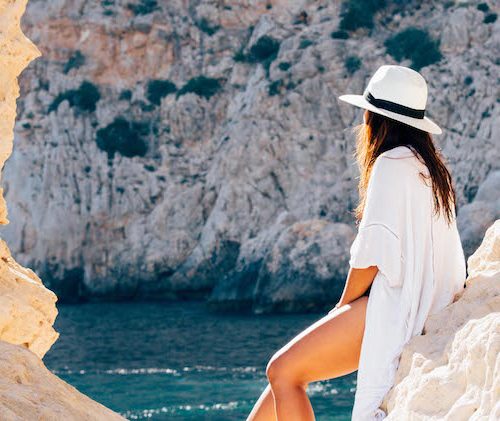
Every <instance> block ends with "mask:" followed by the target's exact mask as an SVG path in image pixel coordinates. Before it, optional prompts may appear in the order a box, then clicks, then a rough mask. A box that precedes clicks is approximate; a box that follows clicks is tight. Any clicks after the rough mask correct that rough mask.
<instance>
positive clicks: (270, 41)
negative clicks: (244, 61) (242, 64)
mask: <svg viewBox="0 0 500 421" xmlns="http://www.w3.org/2000/svg"><path fill="white" fill-rule="evenodd" d="M279 49H280V43H279V41H278V40H276V39H274V38H272V37H270V36H268V35H264V36H262V37H260V38H259V39H258V40H257V42H256V43H255V44H254V45H252V48H250V52H249V54H248V57H247V58H248V61H250V62H253V63H266V62H269V63H270V62H272V61H273V60H274V59H275V58H276V56H277V55H278V51H279Z"/></svg>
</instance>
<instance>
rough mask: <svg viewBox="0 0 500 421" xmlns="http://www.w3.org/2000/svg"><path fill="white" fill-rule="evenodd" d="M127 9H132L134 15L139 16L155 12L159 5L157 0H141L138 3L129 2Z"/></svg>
mask: <svg viewBox="0 0 500 421" xmlns="http://www.w3.org/2000/svg"><path fill="white" fill-rule="evenodd" d="M127 9H129V10H131V11H132V13H133V14H134V15H136V16H138V15H148V14H149V13H153V12H154V11H155V10H157V9H159V7H158V2H157V1H156V0H139V2H138V3H137V4H134V3H128V4H127Z"/></svg>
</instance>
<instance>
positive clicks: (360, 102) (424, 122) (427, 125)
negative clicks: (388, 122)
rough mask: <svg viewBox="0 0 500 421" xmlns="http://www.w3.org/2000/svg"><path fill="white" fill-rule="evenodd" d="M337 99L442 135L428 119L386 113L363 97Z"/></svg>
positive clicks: (351, 96) (344, 96)
mask: <svg viewBox="0 0 500 421" xmlns="http://www.w3.org/2000/svg"><path fill="white" fill-rule="evenodd" d="M338 98H339V99H340V100H341V101H344V102H347V103H348V104H351V105H355V106H356V107H361V108H364V109H367V110H370V111H373V112H374V113H377V114H381V115H383V116H386V117H389V118H392V119H393V120H397V121H400V122H401V123H405V124H408V125H409V126H412V127H416V128H417V129H420V130H423V131H426V132H429V133H432V134H441V133H443V131H442V130H441V128H440V127H439V126H438V125H437V124H436V123H434V122H433V121H432V120H431V119H430V118H428V117H425V116H424V118H423V119H420V118H413V117H408V116H405V115H401V114H398V113H394V112H392V111H387V110H384V109H382V108H378V107H375V106H374V105H372V104H370V103H369V102H368V101H367V100H366V99H365V97H364V96H363V95H354V94H347V95H340V96H339V97H338Z"/></svg>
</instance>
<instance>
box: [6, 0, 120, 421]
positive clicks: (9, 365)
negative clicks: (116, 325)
mask: <svg viewBox="0 0 500 421" xmlns="http://www.w3.org/2000/svg"><path fill="white" fill-rule="evenodd" d="M26 1H27V0H0V22H1V30H0V65H1V66H0V68H1V69H2V77H1V78H0V134H1V139H2V141H1V142H0V169H2V168H3V166H4V163H5V161H6V160H7V158H8V157H9V155H10V153H11V150H12V140H13V130H12V129H13V125H14V120H15V118H16V98H17V97H18V96H19V86H18V84H17V77H18V76H19V74H20V73H21V72H22V71H23V69H24V68H25V67H26V66H27V65H28V64H29V63H30V61H32V60H34V59H35V58H37V57H39V56H40V52H39V51H38V50H37V48H36V47H35V46H34V45H33V43H32V42H31V41H30V40H29V39H28V38H26V37H25V36H24V34H23V33H22V31H21V29H20V25H19V23H20V19H21V16H22V15H23V13H24V10H25V7H26ZM8 222H9V221H8V219H7V208H6V206H5V201H4V199H3V191H2V189H0V224H6V223H8ZM56 300H57V297H56V295H55V294H54V293H53V292H51V291H49V290H48V289H47V288H45V287H44V286H43V284H42V282H41V280H40V278H38V276H37V275H36V274H35V273H34V272H33V271H32V270H30V269H27V268H24V267H22V266H21V265H19V264H18V263H17V262H16V261H15V260H14V259H13V258H12V256H11V253H10V251H9V249H8V247H7V244H6V243H5V242H4V241H2V240H0V419H1V420H2V421H21V420H22V421H38V420H44V421H60V420H89V421H90V420H102V421H105V420H111V421H113V420H123V419H124V418H122V417H120V416H119V415H118V414H115V413H114V412H112V411H110V410H109V409H107V408H105V407H104V406H102V405H100V404H98V403H97V402H94V401H93V400H91V399H90V398H88V397H86V396H85V395H82V394H81V393H80V392H78V391H77V390H76V389H75V388H74V387H71V386H70V385H68V384H67V383H65V382H64V381H62V380H61V379H59V378H58V377H56V376H55V375H53V374H52V373H50V372H49V370H47V368H46V367H45V366H44V364H43V363H42V361H41V358H42V357H43V356H44V355H45V353H46V352H47V351H48V350H49V348H50V347H51V346H52V344H53V343H54V341H55V340H56V339H57V337H58V334H57V332H56V331H55V330H54V329H53V327H52V325H53V323H54V320H55V318H56V316H57V309H56V306H55V303H56Z"/></svg>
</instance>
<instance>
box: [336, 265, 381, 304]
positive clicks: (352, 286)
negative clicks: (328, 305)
mask: <svg viewBox="0 0 500 421" xmlns="http://www.w3.org/2000/svg"><path fill="white" fill-rule="evenodd" d="M377 272H378V267H377V266H369V267H367V268H362V269H358V268H352V267H351V268H350V269H349V273H348V275H347V280H346V283H345V286H344V292H343V293H342V296H341V297H340V300H339V302H338V303H337V304H336V305H335V307H334V308H338V307H340V306H343V305H344V304H349V303H351V302H352V301H354V300H356V299H358V298H359V297H361V296H362V295H363V294H364V293H365V292H366V290H367V289H368V287H369V286H370V285H371V284H372V282H373V279H375V275H376V274H377Z"/></svg>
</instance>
